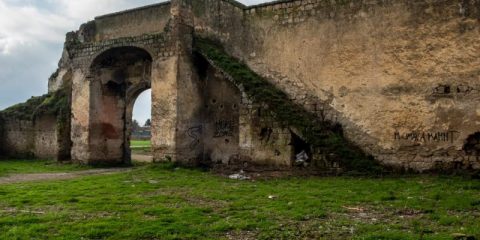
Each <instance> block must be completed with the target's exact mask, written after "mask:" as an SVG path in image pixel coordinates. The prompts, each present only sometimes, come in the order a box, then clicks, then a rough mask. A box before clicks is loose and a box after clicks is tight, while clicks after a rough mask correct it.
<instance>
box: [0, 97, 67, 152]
mask: <svg viewBox="0 0 480 240" xmlns="http://www.w3.org/2000/svg"><path fill="white" fill-rule="evenodd" d="M69 106H70V101H69V98H68V94H66V92H65V91H64V90H61V91H58V92H55V93H52V94H50V95H44V96H41V97H34V98H31V99H30V100H28V101H27V102H25V103H21V104H17V105H15V106H13V107H11V108H8V109H6V110H4V111H2V112H0V146H1V147H0V156H2V157H9V158H41V159H59V160H63V159H65V158H68V157H69V156H68V155H69V152H70V148H69V142H70V123H69V117H68V116H69V115H70V107H69Z"/></svg>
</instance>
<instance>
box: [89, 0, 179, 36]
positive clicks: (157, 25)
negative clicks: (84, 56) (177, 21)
mask: <svg viewBox="0 0 480 240" xmlns="http://www.w3.org/2000/svg"><path fill="white" fill-rule="evenodd" d="M169 19H170V2H166V3H159V4H155V5H152V6H146V7H142V8H138V9H132V10H127V11H124V12H119V13H113V14H109V15H105V16H101V17H97V18H95V35H94V36H95V37H94V39H95V41H104V40H108V39H115V38H122V37H132V36H140V35H143V34H145V33H149V34H153V33H161V32H163V31H164V28H165V27H166V26H167V23H168V21H169Z"/></svg>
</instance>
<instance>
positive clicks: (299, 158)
mask: <svg viewBox="0 0 480 240" xmlns="http://www.w3.org/2000/svg"><path fill="white" fill-rule="evenodd" d="M307 161H308V154H307V152H305V150H303V151H301V152H300V153H299V154H297V155H296V156H295V164H296V165H297V166H300V165H303V166H305V167H307V166H308V162H307Z"/></svg>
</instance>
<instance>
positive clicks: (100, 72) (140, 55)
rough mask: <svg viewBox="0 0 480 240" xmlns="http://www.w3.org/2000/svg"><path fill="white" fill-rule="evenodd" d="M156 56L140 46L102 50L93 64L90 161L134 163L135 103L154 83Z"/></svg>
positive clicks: (91, 68) (91, 70)
mask: <svg viewBox="0 0 480 240" xmlns="http://www.w3.org/2000/svg"><path fill="white" fill-rule="evenodd" d="M151 72H152V56H151V55H150V54H149V53H148V52H147V51H146V50H144V49H141V48H137V47H117V48H111V49H109V50H106V51H104V52H102V53H101V54H100V55H98V56H97V57H96V58H95V59H94V60H93V62H92V64H91V66H90V73H91V80H90V81H91V83H90V86H91V88H90V103H91V104H90V113H91V117H90V122H89V125H90V127H89V128H90V135H89V144H90V159H91V160H90V161H91V163H101V164H119V163H124V164H128V163H130V160H131V159H130V150H129V129H130V126H131V114H132V110H133V104H134V102H135V99H136V97H137V96H138V94H139V93H141V92H142V91H144V90H145V89H148V88H150V86H151Z"/></svg>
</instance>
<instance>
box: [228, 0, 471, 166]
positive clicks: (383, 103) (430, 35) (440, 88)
mask: <svg viewBox="0 0 480 240" xmlns="http://www.w3.org/2000/svg"><path fill="white" fill-rule="evenodd" d="M245 15H246V16H245V17H246V19H245V21H246V26H248V27H247V29H246V30H244V31H246V33H245V35H244V39H243V41H248V44H246V45H245V46H246V47H247V48H245V49H243V53H242V55H239V54H238V52H232V54H236V55H237V57H239V58H241V59H244V60H246V61H247V63H248V65H249V66H250V67H251V68H252V69H254V70H255V71H256V72H258V73H260V74H261V75H263V76H265V77H267V78H269V79H270V80H271V81H272V82H274V83H275V84H276V85H277V86H278V87H279V88H281V89H284V90H285V91H286V92H288V93H289V94H290V95H291V96H292V98H293V99H295V100H296V101H298V102H300V103H302V104H306V105H310V106H307V107H309V108H311V109H313V108H315V106H316V105H318V106H324V107H322V108H325V110H326V111H325V112H324V114H326V117H327V118H328V119H330V120H333V121H338V122H340V123H341V124H342V125H343V127H344V130H345V134H346V135H347V136H348V137H349V138H350V139H351V140H352V141H354V142H355V143H356V144H358V145H360V146H362V148H363V149H364V150H366V151H367V152H369V153H371V154H373V155H374V156H375V157H376V158H377V159H379V160H381V161H382V162H383V163H385V164H388V165H394V166H399V167H404V168H411V169H415V170H427V169H432V168H436V167H447V168H451V167H452V166H457V167H460V168H470V167H473V168H480V163H479V162H478V157H475V156H467V155H466V154H465V152H464V151H463V149H462V148H463V146H464V144H465V141H466V139H467V137H468V136H469V135H471V134H473V133H475V132H477V131H478V130H479V127H478V126H479V121H480V114H479V112H478V109H479V99H480V93H479V91H480V86H479V79H480V44H479V42H478V38H479V37H480V24H479V23H478V19H479V18H480V2H479V1H406V0H402V1H353V0H352V1H324V0H312V1H300V0H299V1H281V2H278V3H276V4H265V5H261V6H258V7H252V8H248V9H246V10H245ZM229 44H230V45H235V44H237V42H233V43H229ZM238 44H241V43H238Z"/></svg>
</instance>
